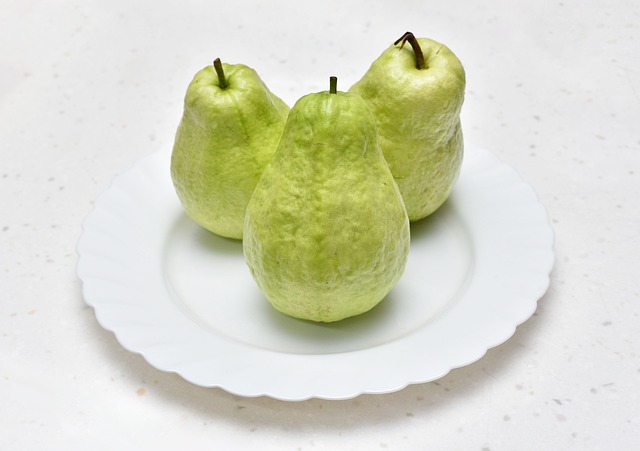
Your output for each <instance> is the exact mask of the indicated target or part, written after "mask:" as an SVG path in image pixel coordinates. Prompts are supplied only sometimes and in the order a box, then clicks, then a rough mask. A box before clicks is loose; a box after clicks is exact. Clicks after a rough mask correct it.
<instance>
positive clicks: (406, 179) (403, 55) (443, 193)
mask: <svg viewBox="0 0 640 451" xmlns="http://www.w3.org/2000/svg"><path fill="white" fill-rule="evenodd" d="M417 41H418V43H419V45H420V47H421V49H422V52H423V54H424V60H425V63H426V67H425V68H423V69H418V68H417V67H416V55H415V53H414V51H413V49H412V47H411V46H410V45H409V44H405V45H404V46H403V47H402V49H401V48H400V46H399V45H393V46H391V47H389V48H388V49H386V50H385V51H384V52H383V53H382V54H381V55H380V56H379V57H378V59H376V60H375V61H374V62H373V64H372V65H371V67H370V68H369V70H368V71H367V72H366V73H365V74H364V76H363V77H362V78H361V79H360V80H359V81H358V82H356V83H355V84H354V85H353V86H352V87H351V88H350V89H349V91H350V92H352V93H355V94H358V95H360V96H361V97H362V98H363V99H365V101H366V102H367V103H368V105H369V108H370V109H371V111H372V113H373V115H374V117H375V118H376V123H377V126H378V133H379V136H380V146H381V148H382V152H383V153H384V157H385V159H386V160H387V163H388V164H389V167H390V169H391V172H392V173H393V176H394V178H395V180H396V182H397V183H398V187H399V188H400V192H401V193H402V197H403V199H404V202H405V206H406V208H407V213H408V214H409V219H410V220H411V221H417V220H419V219H422V218H424V217H426V216H428V215H430V214H432V213H433V212H434V211H436V210H437V209H438V208H439V207H440V206H441V205H442V204H443V203H444V202H445V201H446V200H447V198H448V197H449V195H450V193H451V190H452V188H453V186H454V184H455V182H456V180H457V178H458V175H459V173H460V167H461V165H462V159H463V152H464V150H463V148H464V143H463V137H462V127H461V124H460V110H461V108H462V104H463V101H464V91H465V83H466V81H465V72H464V68H463V67H462V64H461V63H460V60H459V59H458V58H457V57H456V56H455V55H454V54H453V52H451V50H449V49H448V48H447V47H446V46H445V45H443V44H441V43H439V42H436V41H434V40H431V39H426V38H418V39H417Z"/></svg>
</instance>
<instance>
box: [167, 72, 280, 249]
mask: <svg viewBox="0 0 640 451" xmlns="http://www.w3.org/2000/svg"><path fill="white" fill-rule="evenodd" d="M222 67H223V69H224V73H225V76H226V81H227V82H228V85H229V86H228V87H227V88H226V89H222V88H221V87H220V84H219V79H218V76H217V74H216V71H215V70H214V68H213V66H208V67H205V68H204V69H202V70H200V71H199V72H198V73H197V74H196V75H195V76H194V78H193V80H192V81H191V83H190V84H189V87H188V88H187V93H186V96H185V100H184V113H183V116H182V119H181V121H180V124H179V126H178V130H177V132H176V137H175V142H174V147H173V152H172V155H171V177H172V180H173V183H174V187H175V189H176V192H177V194H178V197H179V199H180V202H181V203H182V206H183V207H184V210H185V212H186V213H187V215H188V216H189V217H191V218H192V219H193V220H194V221H195V222H196V223H198V224H200V225H201V226H202V227H204V228H205V229H208V230H209V231H211V232H213V233H215V234H218V235H221V236H224V237H228V238H234V239H241V238H242V230H243V224H244V213H245V210H246V207H247V203H248V202H249V198H250V197H251V194H252V193H253V190H254V188H255V186H256V184H257V183H258V180H259V178H260V175H261V174H262V171H263V170H264V168H265V166H266V165H267V163H268V162H269V160H270V159H271V157H272V156H273V154H274V153H275V150H276V148H277V146H278V142H279V140H280V135H281V133H282V129H283V128H284V123H285V121H286V117H287V115H288V113H289V107H288V106H287V105H286V104H285V103H284V102H283V101H282V100H281V99H279V98H278V97H276V96H275V95H274V94H272V93H271V92H270V91H269V89H268V88H267V87H266V86H265V85H264V83H263V82H262V80H261V79H260V77H259V76H258V74H257V73H256V71H255V70H253V69H251V68H249V67H247V66H245V65H242V64H236V65H230V64H222Z"/></svg>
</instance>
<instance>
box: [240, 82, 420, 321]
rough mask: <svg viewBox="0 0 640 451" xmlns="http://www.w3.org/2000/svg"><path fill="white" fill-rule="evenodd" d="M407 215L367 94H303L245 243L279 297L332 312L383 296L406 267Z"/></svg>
mask: <svg viewBox="0 0 640 451" xmlns="http://www.w3.org/2000/svg"><path fill="white" fill-rule="evenodd" d="M409 241H410V237H409V220H408V217H407V213H406V210H405V208H404V204H403V202H402V197H401V195H400V192H399V190H398V187H397V185H396V183H395V181H394V180H393V177H392V175H391V172H390V171H389V168H388V166H387V164H386V162H385V160H384V157H383V155H382V152H381V150H380V147H379V145H378V138H377V131H376V126H375V122H374V119H373V117H372V115H371V113H370V111H369V109H368V108H367V105H366V104H365V102H364V101H363V100H362V99H361V98H360V97H358V96H355V95H353V94H348V93H344V92H337V93H335V94H334V93H330V92H320V93H315V94H309V95H307V96H304V97H302V98H301V99H300V100H299V101H298V102H297V103H296V104H295V105H294V107H293V108H292V109H291V112H290V113H289V117H288V119H287V123H286V125H285V128H284V132H283V135H282V139H281V141H280V145H279V146H278V150H277V151H276V154H275V156H274V157H273V159H272V161H271V162H270V163H269V164H268V165H267V167H266V169H265V171H264V173H263V174H262V177H261V178H260V181H259V182H258V185H257V186H256V189H255V191H254V193H253V195H252V197H251V199H250V201H249V205H248V207H247V214H246V217H245V225H244V239H243V250H244V256H245V260H246V262H247V265H248V267H249V269H250V271H251V274H252V275H253V277H254V279H255V280H256V282H257V284H258V286H259V288H260V289H261V290H262V292H263V293H264V294H265V296H266V297H267V299H268V300H269V301H270V302H271V303H272V304H273V306H274V307H275V308H276V309H277V310H279V311H281V312H283V313H285V314H287V315H290V316H293V317H296V318H301V319H306V320H311V321H318V322H332V321H338V320H341V319H344V318H348V317H351V316H354V315H359V314H361V313H364V312H366V311H368V310H370V309H371V308H373V307H374V306H375V305H377V304H378V303H379V302H380V301H381V300H382V299H383V298H384V297H385V296H386V295H387V294H388V293H389V291H390V290H391V289H392V288H393V287H394V286H395V285H396V283H397V282H398V280H399V279H400V277H401V275H402V273H403V272H404V269H405V266H406V261H407V257H408V253H409Z"/></svg>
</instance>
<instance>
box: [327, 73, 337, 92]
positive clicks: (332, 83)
mask: <svg viewBox="0 0 640 451" xmlns="http://www.w3.org/2000/svg"><path fill="white" fill-rule="evenodd" d="M329 93H330V94H337V93H338V77H329Z"/></svg>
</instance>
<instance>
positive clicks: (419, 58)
mask: <svg viewBox="0 0 640 451" xmlns="http://www.w3.org/2000/svg"><path fill="white" fill-rule="evenodd" d="M407 41H409V44H411V48H413V53H414V54H415V55H416V68H418V70H422V69H428V68H427V65H426V63H425V62H424V55H423V53H422V49H421V48H420V44H418V40H417V39H416V37H415V36H414V35H413V33H411V32H410V31H407V32H406V33H405V34H403V35H402V36H401V37H400V38H399V39H398V40H397V41H396V42H394V43H393V45H398V42H402V44H400V50H402V47H404V44H405V43H406V42H407Z"/></svg>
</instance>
